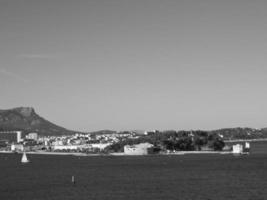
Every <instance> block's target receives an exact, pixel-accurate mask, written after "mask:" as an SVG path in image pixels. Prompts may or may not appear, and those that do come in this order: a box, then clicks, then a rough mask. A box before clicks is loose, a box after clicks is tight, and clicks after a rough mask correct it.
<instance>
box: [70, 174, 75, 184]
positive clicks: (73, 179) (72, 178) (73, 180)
mask: <svg viewBox="0 0 267 200" xmlns="http://www.w3.org/2000/svg"><path fill="white" fill-rule="evenodd" d="M71 182H72V184H73V185H75V178H74V176H72V177H71Z"/></svg>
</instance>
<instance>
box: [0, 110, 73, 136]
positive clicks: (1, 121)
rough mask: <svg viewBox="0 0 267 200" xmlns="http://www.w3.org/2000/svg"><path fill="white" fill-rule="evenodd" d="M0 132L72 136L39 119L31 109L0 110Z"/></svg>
mask: <svg viewBox="0 0 267 200" xmlns="http://www.w3.org/2000/svg"><path fill="white" fill-rule="evenodd" d="M0 130H1V131H9V130H21V131H23V133H25V134H27V133H29V132H37V133H38V134H39V135H43V136H48V135H54V136H56V135H69V134H74V132H73V131H70V130H67V129H65V128H63V127H60V126H58V125H55V124H53V123H51V122H49V121H48V120H46V119H44V118H42V117H40V116H39V115H38V114H36V112H35V110H34V109H33V108H31V107H18V108H13V109H8V110H0Z"/></svg>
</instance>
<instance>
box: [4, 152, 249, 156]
mask: <svg viewBox="0 0 267 200" xmlns="http://www.w3.org/2000/svg"><path fill="white" fill-rule="evenodd" d="M0 153H3V154H22V153H23V152H13V151H0ZM26 153H27V154H32V155H59V156H89V157H90V156H149V155H159V156H172V155H189V154H221V155H225V154H233V155H234V153H233V152H232V151H179V152H174V153H160V154H146V155H129V154H125V153H123V152H122V153H109V154H87V153H72V152H41V151H38V152H34V151H29V152H26ZM241 154H246V153H241Z"/></svg>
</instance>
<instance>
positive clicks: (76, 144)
mask: <svg viewBox="0 0 267 200" xmlns="http://www.w3.org/2000/svg"><path fill="white" fill-rule="evenodd" d="M137 137H138V136H136V135H135V134H134V133H131V132H127V133H112V134H99V135H97V134H90V133H89V134H75V135H71V136H57V137H55V136H48V137H41V138H39V139H38V140H39V141H40V142H42V143H43V144H44V146H45V147H49V149H50V150H52V151H68V150H69V151H86V150H89V151H93V150H96V149H97V150H100V151H102V150H104V149H105V148H106V147H107V146H109V145H111V144H114V143H117V142H118V141H120V140H123V139H126V138H137Z"/></svg>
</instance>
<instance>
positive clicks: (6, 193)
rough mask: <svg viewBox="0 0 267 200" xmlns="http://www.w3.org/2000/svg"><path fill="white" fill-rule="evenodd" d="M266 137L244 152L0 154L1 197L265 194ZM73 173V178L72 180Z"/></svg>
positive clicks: (253, 198) (252, 199)
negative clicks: (23, 161) (23, 158)
mask: <svg viewBox="0 0 267 200" xmlns="http://www.w3.org/2000/svg"><path fill="white" fill-rule="evenodd" d="M266 146H267V143H257V145H254V144H253V146H252V147H253V151H252V154H251V155H249V156H233V155H184V156H146V157H143V156H134V157H110V156H106V157H76V156H48V155H28V157H29V159H30V160H31V161H32V162H31V163H29V164H26V165H22V164H20V159H21V155H15V154H0V199H1V200H4V199H7V200H12V199H27V200H33V199H47V200H51V199H57V200H61V199H62V200H63V199H64V200H65V199H77V200H79V199H88V200H105V199H108V200H113V199H114V200H120V199H125V200H136V199H139V200H150V199H151V200H152V199H153V200H155V199H160V200H165V199H175V200H177V199H181V200H187V199H188V200H189V199H190V200H191V199H201V200H202V199H203V200H208V199H210V200H211V199H214V200H220V199H237V200H239V199H240V200H241V199H242V200H246V199H247V200H260V199H262V200H263V199H267V147H266ZM72 175H74V176H75V180H76V184H75V185H73V184H72V183H71V176H72Z"/></svg>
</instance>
